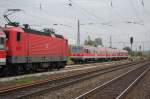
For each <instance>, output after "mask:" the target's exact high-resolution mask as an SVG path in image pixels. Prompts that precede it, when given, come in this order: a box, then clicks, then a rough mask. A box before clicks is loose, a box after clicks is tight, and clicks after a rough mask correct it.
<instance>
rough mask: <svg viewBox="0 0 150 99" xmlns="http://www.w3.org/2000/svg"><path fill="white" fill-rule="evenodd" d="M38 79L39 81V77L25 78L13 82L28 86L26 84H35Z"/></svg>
mask: <svg viewBox="0 0 150 99" xmlns="http://www.w3.org/2000/svg"><path fill="white" fill-rule="evenodd" d="M38 79H39V78H38V77H25V78H21V79H17V80H14V81H12V82H13V83H16V84H26V83H33V82H34V81H36V80H38Z"/></svg>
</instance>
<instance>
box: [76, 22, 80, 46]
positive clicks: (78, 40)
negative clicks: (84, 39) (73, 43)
mask: <svg viewBox="0 0 150 99" xmlns="http://www.w3.org/2000/svg"><path fill="white" fill-rule="evenodd" d="M77 45H78V46H79V45H80V21H79V20H78V32H77Z"/></svg>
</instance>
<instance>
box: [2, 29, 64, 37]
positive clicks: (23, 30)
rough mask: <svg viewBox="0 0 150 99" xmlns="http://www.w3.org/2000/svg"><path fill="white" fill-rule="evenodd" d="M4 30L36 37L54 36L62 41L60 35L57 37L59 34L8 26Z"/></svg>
mask: <svg viewBox="0 0 150 99" xmlns="http://www.w3.org/2000/svg"><path fill="white" fill-rule="evenodd" d="M5 30H11V31H18V32H26V33H32V34H38V35H45V36H52V35H54V36H55V37H57V38H62V39H64V37H63V36H62V35H59V34H52V33H48V32H42V31H38V30H34V29H27V28H22V27H13V26H10V27H6V28H5Z"/></svg>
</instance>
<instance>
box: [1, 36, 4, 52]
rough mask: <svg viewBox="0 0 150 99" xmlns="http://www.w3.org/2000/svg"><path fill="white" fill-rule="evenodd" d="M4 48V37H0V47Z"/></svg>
mask: <svg viewBox="0 0 150 99" xmlns="http://www.w3.org/2000/svg"><path fill="white" fill-rule="evenodd" d="M4 48H5V39H4V38H2V37H0V49H4Z"/></svg>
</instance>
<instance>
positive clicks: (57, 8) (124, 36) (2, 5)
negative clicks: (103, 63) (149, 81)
mask: <svg viewBox="0 0 150 99" xmlns="http://www.w3.org/2000/svg"><path fill="white" fill-rule="evenodd" d="M70 3H71V5H72V6H69V4H70ZM40 5H41V6H40ZM8 8H19V9H22V10H23V11H22V12H18V13H15V14H13V15H11V16H10V19H11V20H12V21H19V22H20V23H21V24H24V23H28V24H31V25H32V26H34V28H41V27H42V28H43V27H52V28H55V29H56V32H57V33H58V34H63V35H64V36H66V37H67V38H69V39H72V40H75V41H76V35H77V20H78V19H79V20H80V24H81V29H80V30H81V31H80V32H81V44H83V42H84V40H85V39H86V38H87V36H88V35H90V36H91V39H95V38H96V37H101V38H102V40H103V43H104V45H105V46H107V47H108V46H109V43H108V42H109V38H110V36H112V42H113V47H117V48H122V47H124V46H129V44H128V42H129V38H130V37H131V36H133V37H134V45H133V47H134V49H136V48H138V47H139V46H140V45H142V48H143V46H144V49H145V50H149V49H150V0H143V3H142V0H112V3H111V0H0V25H4V24H5V20H4V18H3V16H2V15H3V14H4V13H5V11H6V10H7V9H8ZM89 23H92V24H90V25H89ZM53 24H63V25H65V26H62V25H58V26H54V25H53ZM82 24H84V25H82ZM122 42H124V43H122Z"/></svg>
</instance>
